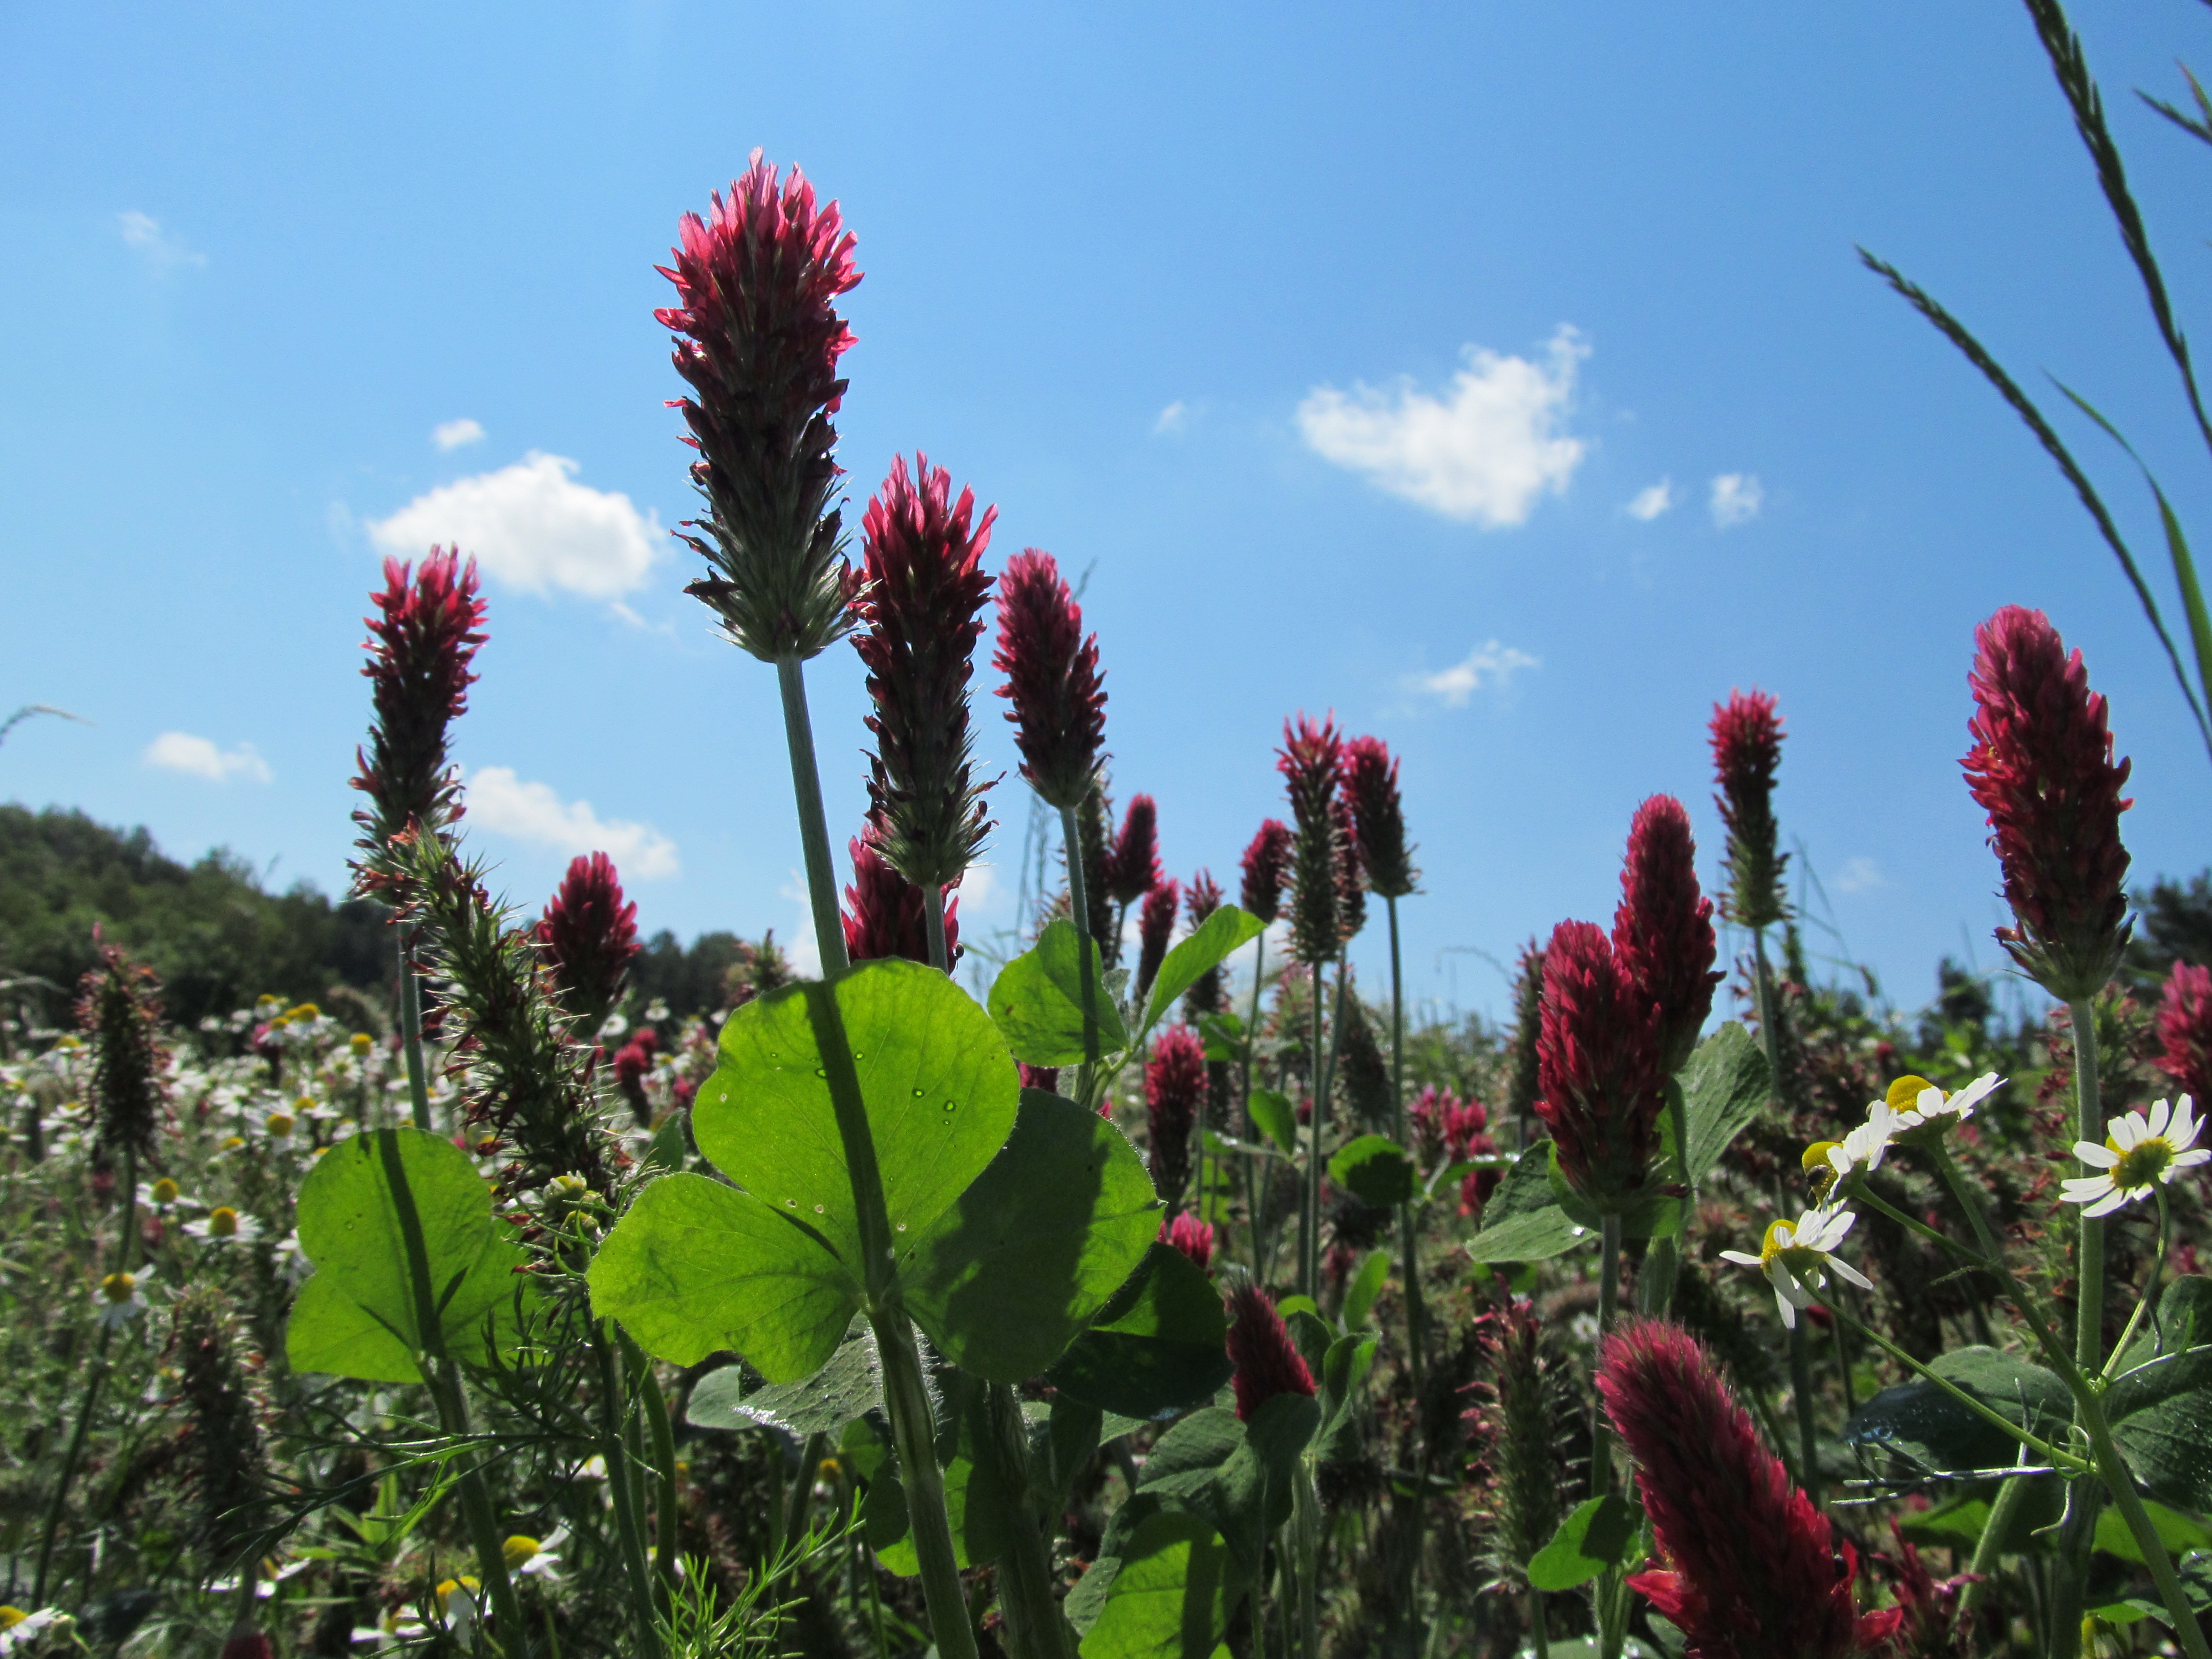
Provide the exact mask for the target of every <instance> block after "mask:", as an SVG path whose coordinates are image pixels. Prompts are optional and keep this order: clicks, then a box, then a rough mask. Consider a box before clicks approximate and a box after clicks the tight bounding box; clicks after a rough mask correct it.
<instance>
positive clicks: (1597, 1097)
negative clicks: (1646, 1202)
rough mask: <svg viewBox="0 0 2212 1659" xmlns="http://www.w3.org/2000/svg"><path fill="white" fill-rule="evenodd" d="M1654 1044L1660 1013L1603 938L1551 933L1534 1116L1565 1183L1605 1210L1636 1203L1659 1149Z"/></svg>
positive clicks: (1572, 924) (1571, 926) (1578, 927)
mask: <svg viewBox="0 0 2212 1659" xmlns="http://www.w3.org/2000/svg"><path fill="white" fill-rule="evenodd" d="M1658 1039H1659V1011H1658V1008H1657V1006H1656V1005H1655V1004H1653V1003H1652V1002H1651V1001H1650V999H1649V998H1647V997H1645V996H1644V994H1643V993H1642V992H1641V991H1640V990H1639V989H1638V987H1637V985H1636V983H1635V981H1633V980H1632V979H1631V978H1630V977H1629V976H1628V974H1627V973H1626V969H1625V967H1624V964H1623V963H1621V961H1620V958H1619V957H1617V956H1615V955H1614V953H1613V946H1612V945H1610V944H1609V943H1607V939H1606V936H1605V934H1604V933H1602V932H1601V931H1600V930H1599V929H1598V928H1597V927H1594V926H1592V925H1591V924H1590V923H1589V922H1587V921H1563V922H1561V923H1560V924H1559V926H1558V927H1555V928H1553V930H1552V942H1551V945H1550V946H1549V947H1548V948H1547V950H1546V951H1545V952H1544V990H1543V1000H1542V1013H1541V1024H1540V1026H1539V1028H1538V1030H1537V1034H1536V1064H1537V1076H1538V1086H1539V1087H1540V1088H1541V1090H1542V1091H1543V1097H1542V1098H1541V1100H1539V1101H1538V1102H1537V1103H1536V1115H1538V1116H1539V1117H1541V1118H1542V1119H1543V1120H1544V1122H1545V1123H1546V1125H1547V1126H1548V1127H1549V1128H1550V1129H1551V1131H1552V1144H1553V1146H1555V1147H1556V1148H1557V1149H1558V1152H1559V1169H1560V1170H1561V1172H1562V1173H1563V1174H1565V1176H1566V1178H1567V1181H1568V1183H1569V1184H1570V1185H1571V1186H1572V1187H1573V1188H1574V1189H1575V1190H1576V1191H1577V1193H1579V1194H1582V1196H1583V1198H1584V1199H1585V1200H1587V1201H1588V1202H1589V1204H1590V1205H1591V1206H1594V1207H1595V1208H1596V1209H1598V1210H1600V1211H1601V1212H1602V1211H1607V1210H1616V1209H1620V1208H1622V1207H1624V1206H1626V1204H1628V1203H1629V1202H1630V1201H1632V1195H1633V1194H1636V1193H1637V1192H1638V1191H1639V1190H1640V1189H1641V1188H1642V1187H1643V1185H1644V1173H1645V1170H1646V1169H1647V1167H1648V1166H1649V1165H1650V1161H1651V1155H1652V1153H1653V1152H1656V1150H1657V1149H1658V1131H1657V1125H1658V1118H1659V1113H1660V1110H1661V1109H1662V1107H1663V1106H1664V1104H1665V1103H1666V1097H1665V1094H1664V1092H1663V1091H1662V1086H1661V1083H1662V1079H1661V1078H1660V1075H1659V1048H1658Z"/></svg>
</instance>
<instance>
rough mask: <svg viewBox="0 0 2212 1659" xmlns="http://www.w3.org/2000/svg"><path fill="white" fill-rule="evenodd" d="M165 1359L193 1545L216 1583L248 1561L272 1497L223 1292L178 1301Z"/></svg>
mask: <svg viewBox="0 0 2212 1659" xmlns="http://www.w3.org/2000/svg"><path fill="white" fill-rule="evenodd" d="M169 1352H170V1358H171V1362H172V1363H173V1364H174V1365H175V1366H176V1367H177V1371H178V1376H179V1383H178V1390H177V1391H178V1394H179V1396H180V1397H181V1398H182V1401H183V1403H184V1407H185V1426H184V1430H183V1432H182V1433H181V1435H180V1436H179V1442H180V1443H179V1450H180V1451H181V1452H182V1454H183V1455H184V1462H185V1479H186V1482H187V1484H188V1485H189V1486H190V1488H191V1494H192V1499H193V1510H194V1516H193V1521H194V1526H193V1532H194V1542H196V1543H197V1545H198V1546H199V1547H200V1549H201V1551H202V1552H203V1553H204V1559H205V1565H206V1568H207V1576H208V1577H210V1578H214V1577H220V1576H222V1575H224V1574H227V1573H229V1572H233V1571H237V1570H238V1569H239V1568H240V1567H241V1566H243V1565H245V1564H246V1560H247V1559H249V1556H250V1553H251V1552H252V1549H253V1546H254V1543H255V1541H256V1538H257V1534H258V1533H259V1532H260V1530H261V1528H262V1526H263V1524H264V1522H266V1521H267V1520H268V1519H269V1513H268V1512H269V1498H270V1484H269V1455H268V1447H267V1444H266V1443H265V1441H264V1438H263V1436H262V1432H261V1415H260V1404H261V1402H260V1401H258V1400H257V1399H256V1398H255V1395H254V1389H253V1387H252V1378H251V1377H250V1376H248V1374H247V1370H246V1365H245V1364H244V1362H243V1358H242V1356H241V1353H240V1339H239V1332H238V1328H237V1322H236V1321H235V1320H234V1319H233V1318H232V1317H231V1315H230V1310H229V1308H228V1305H227V1303H226V1300H225V1297H224V1296H223V1293H222V1291H220V1290H219V1289H217V1288H216V1286H214V1285H206V1284H202V1285H191V1286H190V1287H188V1288H187V1289H185V1291H181V1292H180V1293H179V1295H178V1297H177V1300H176V1303H175V1310H174V1314H173V1319H172V1322H171V1324H170V1327H169Z"/></svg>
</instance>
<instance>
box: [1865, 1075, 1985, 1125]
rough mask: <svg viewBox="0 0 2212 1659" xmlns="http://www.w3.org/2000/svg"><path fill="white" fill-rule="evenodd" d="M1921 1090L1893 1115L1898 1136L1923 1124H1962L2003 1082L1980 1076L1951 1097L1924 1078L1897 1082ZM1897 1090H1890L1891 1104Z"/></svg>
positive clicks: (1894, 1102)
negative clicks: (1911, 1085) (1902, 1082)
mask: <svg viewBox="0 0 2212 1659" xmlns="http://www.w3.org/2000/svg"><path fill="white" fill-rule="evenodd" d="M1899 1081H1906V1082H1913V1083H1918V1084H1920V1085H1921V1087H1920V1088H1919V1089H1918V1090H1917V1091H1915V1092H1914V1093H1913V1094H1912V1096H1911V1105H1910V1107H1909V1108H1908V1109H1905V1110H1903V1111H1900V1112H1899V1114H1898V1115H1897V1127H1898V1130H1899V1132H1900V1133H1902V1132H1903V1131H1905V1130H1906V1129H1917V1128H1918V1127H1920V1126H1921V1125H1922V1124H1923V1123H1939V1124H1941V1125H1942V1126H1943V1127H1946V1128H1948V1127H1950V1126H1951V1125H1952V1124H1954V1123H1963V1122H1965V1121H1966V1120H1967V1119H1968V1118H1970V1117H1972V1115H1974V1108H1975V1107H1977V1106H1978V1105H1980V1104H1981V1103H1983V1102H1984V1101H1985V1100H1987V1099H1988V1098H1989V1097H1990V1096H1991V1095H1993V1094H1995V1093H1996V1091H1998V1090H1999V1089H2000V1088H2002V1086H2003V1085H2004V1079H2002V1078H2001V1077H1999V1076H1998V1075H1997V1074H1996V1073H1995V1072H1984V1073H1982V1074H1981V1075H1980V1076H1979V1077H1978V1078H1976V1079H1974V1080H1973V1081H1972V1083H1969V1084H1968V1085H1966V1087H1965V1088H1963V1089H1961V1090H1960V1091H1958V1092H1957V1093H1955V1094H1946V1093H1944V1092H1943V1091H1942V1090H1941V1089H1939V1088H1937V1087H1936V1085H1934V1084H1932V1083H1929V1082H1928V1081H1927V1079H1924V1078H1913V1079H1899ZM1898 1092H1899V1091H1898V1090H1897V1088H1896V1086H1895V1085H1892V1086H1891V1089H1890V1100H1891V1103H1893V1104H1899V1102H1898V1100H1897V1096H1898Z"/></svg>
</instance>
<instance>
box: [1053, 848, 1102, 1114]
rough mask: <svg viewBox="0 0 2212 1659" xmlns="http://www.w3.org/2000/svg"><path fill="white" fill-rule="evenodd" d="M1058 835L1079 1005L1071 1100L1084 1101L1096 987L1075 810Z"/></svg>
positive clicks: (1092, 1060) (1094, 1053)
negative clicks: (1079, 1051) (1077, 1071)
mask: <svg viewBox="0 0 2212 1659" xmlns="http://www.w3.org/2000/svg"><path fill="white" fill-rule="evenodd" d="M1060 840H1061V842H1062V844H1063V845H1065V846H1066V848H1067V908H1068V910H1069V913H1070V915H1071V917H1072V919H1073V921H1074V923H1075V944H1076V949H1075V961H1076V970H1075V972H1076V983H1077V985H1078V987H1079V992H1078V994H1079V997H1080V998H1081V1000H1082V1004H1083V1071H1082V1074H1081V1075H1080V1077H1079V1079H1077V1083H1076V1091H1075V1097H1076V1098H1077V1099H1078V1100H1084V1099H1087V1098H1089V1097H1090V1092H1091V1073H1093V1072H1094V1071H1096V1070H1097V1066H1098V983H1097V978H1096V977H1095V976H1094V975H1092V973H1091V948H1092V945H1093V940H1092V939H1091V920H1090V918H1091V895H1090V893H1089V891H1088V890H1087V889H1086V888H1085V884H1084V878H1083V832H1082V830H1081V829H1079V828H1078V826H1077V824H1076V822H1075V809H1074V808H1073V806H1063V807H1061V808H1060Z"/></svg>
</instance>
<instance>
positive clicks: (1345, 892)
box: [1329, 791, 1367, 943]
mask: <svg viewBox="0 0 2212 1659" xmlns="http://www.w3.org/2000/svg"><path fill="white" fill-rule="evenodd" d="M1329 811H1330V812H1331V813H1332V814H1333V815H1334V817H1335V819H1336V930H1337V934H1338V937H1339V938H1340V939H1343V940H1345V941H1346V942H1347V943H1349V942H1350V941H1351V940H1352V939H1355V938H1357V937H1358V933H1359V930H1360V929H1361V928H1363V927H1365V926H1366V925H1367V866H1365V865H1364V863H1362V862H1361V861H1360V857H1359V836H1358V828H1357V825H1356V822H1355V820H1354V819H1353V817H1352V802H1351V800H1350V799H1349V798H1348V797H1346V795H1345V794H1344V793H1342V792H1341V791H1340V792H1339V793H1338V794H1337V797H1336V799H1335V800H1334V802H1332V803H1331V804H1330V806H1329Z"/></svg>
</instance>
